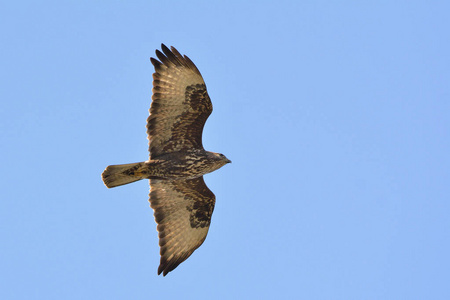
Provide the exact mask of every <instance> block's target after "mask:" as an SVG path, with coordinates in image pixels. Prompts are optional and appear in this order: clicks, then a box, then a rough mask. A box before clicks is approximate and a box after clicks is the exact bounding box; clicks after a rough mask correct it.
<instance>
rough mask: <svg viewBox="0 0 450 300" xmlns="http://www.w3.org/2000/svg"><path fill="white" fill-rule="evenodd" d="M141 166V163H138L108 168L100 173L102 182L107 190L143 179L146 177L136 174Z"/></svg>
mask: <svg viewBox="0 0 450 300" xmlns="http://www.w3.org/2000/svg"><path fill="white" fill-rule="evenodd" d="M143 165H144V163H143V162H139V163H132V164H124V165H112V166H108V167H106V169H105V171H103V173H102V178H103V182H104V183H105V185H106V186H107V187H108V188H113V187H116V186H120V185H124V184H128V183H132V182H135V181H138V180H141V179H145V178H146V177H144V176H142V175H140V174H139V172H138V170H139V169H140V168H141V167H142V166H143Z"/></svg>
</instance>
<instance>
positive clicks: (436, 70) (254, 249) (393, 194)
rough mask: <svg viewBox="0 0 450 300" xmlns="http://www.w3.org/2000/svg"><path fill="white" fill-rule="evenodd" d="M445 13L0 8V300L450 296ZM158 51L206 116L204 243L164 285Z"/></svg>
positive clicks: (118, 4) (278, 4)
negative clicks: (157, 201) (192, 82)
mask: <svg viewBox="0 0 450 300" xmlns="http://www.w3.org/2000/svg"><path fill="white" fill-rule="evenodd" d="M449 11H450V2H448V1H247V2H243V1H226V2H225V1H217V2H213V1H128V2H127V1H39V2H34V1H33V2H32V1H29V2H27V1H15V2H13V1H9V2H6V1H5V2H2V4H0V35H1V44H2V45H1V47H0V54H1V59H0V82H1V83H0V85H1V89H0V99H1V100H0V101H1V106H0V143H1V147H0V148H1V150H0V153H1V155H0V165H1V175H0V176H1V181H0V200H1V202H0V240H1V242H2V245H1V247H0V275H1V279H0V298H1V299H160V298H163V297H164V298H165V299H181V298H183V299H450V285H449V282H450V258H449V253H450V217H449V216H450V58H449V57H450V55H449V54H450V38H449V36H450V18H449ZM161 43H165V44H166V45H173V46H175V47H177V48H178V50H179V51H180V52H181V53H183V54H187V55H188V56H189V57H190V58H191V59H192V60H193V61H194V62H195V63H196V65H197V66H198V68H199V69H200V71H201V72H202V74H203V77H204V78H205V81H206V84H207V87H208V91H209V94H210V96H211V98H212V101H213V105H214V112H213V114H212V115H211V117H210V118H209V120H208V122H207V124H206V127H205V132H204V137H203V138H204V145H205V147H206V149H208V150H211V151H215V152H221V153H224V154H225V155H226V156H227V157H229V158H230V159H231V160H232V161H233V163H232V164H231V165H227V166H225V167H224V168H222V169H220V170H219V171H217V172H214V173H213V174H210V175H207V176H206V178H205V180H206V182H207V184H208V186H209V187H210V188H211V190H213V191H214V193H215V194H216V197H217V202H216V207H215V211H214V214H213V220H212V225H211V229H210V232H209V235H208V237H207V239H206V241H205V243H204V244H203V246H202V247H201V248H199V249H198V250H197V251H196V252H195V253H194V254H193V255H192V256H191V257H190V258H189V259H188V260H187V261H186V262H184V263H183V264H181V265H180V266H179V267H178V268H177V269H176V270H175V271H174V272H172V273H170V274H169V275H168V276H166V277H162V276H157V275H156V270H157V267H158V264H159V248H158V240H157V232H156V225H155V223H154V219H153V212H152V210H151V209H150V208H149V204H148V202H147V201H148V192H149V187H148V182H147V181H141V182H137V183H133V184H130V185H128V186H123V187H120V188H115V189H111V190H108V189H107V188H106V187H105V186H104V185H103V183H102V181H101V177H100V174H101V172H102V171H103V169H104V168H105V167H106V166H107V165H109V164H119V163H130V162H137V161H143V160H146V159H147V157H148V153H147V139H146V131H145V123H146V118H147V116H148V109H149V107H150V101H151V98H150V97H151V86H152V82H151V75H152V73H153V67H152V65H151V63H150V62H149V57H150V56H154V51H155V49H157V48H159V47H160V44H161Z"/></svg>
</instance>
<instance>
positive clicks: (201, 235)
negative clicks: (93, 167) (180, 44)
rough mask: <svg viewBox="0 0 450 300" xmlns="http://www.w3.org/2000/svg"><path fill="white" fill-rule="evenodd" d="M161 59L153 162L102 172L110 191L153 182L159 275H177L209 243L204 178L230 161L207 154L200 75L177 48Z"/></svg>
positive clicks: (210, 205)
mask: <svg viewBox="0 0 450 300" xmlns="http://www.w3.org/2000/svg"><path fill="white" fill-rule="evenodd" d="M161 48H162V52H161V51H159V50H156V56H157V57H158V59H159V60H157V59H154V58H153V57H152V58H150V61H151V62H152V64H153V66H154V67H155V73H153V89H152V92H153V95H152V104H151V107H150V116H149V117H148V119H147V134H148V140H149V152H150V157H149V160H147V161H145V162H139V163H131V164H124V165H111V166H108V167H107V168H106V169H105V171H104V172H103V173H102V178H103V182H104V183H105V185H106V186H107V187H108V188H113V187H116V186H120V185H124V184H128V183H131V182H135V181H138V180H141V179H150V200H149V201H150V206H151V207H152V208H153V210H154V216H155V221H156V223H157V230H158V233H159V246H160V254H161V261H160V265H159V268H158V275H159V274H161V273H163V276H166V275H167V273H169V272H170V271H172V270H174V269H175V268H176V267H177V266H178V265H179V264H180V263H182V262H183V261H185V260H186V259H187V258H188V257H189V256H190V255H191V254H192V253H193V252H194V251H195V250H196V249H197V248H198V247H200V245H201V244H202V243H203V241H204V240H205V238H206V235H207V233H208V229H209V224H210V222H211V215H212V213H213V210H214V204H215V196H214V194H213V192H211V190H210V189H209V188H208V187H207V186H206V184H205V181H204V180H203V175H204V174H207V173H210V172H213V171H215V170H217V169H219V168H221V167H222V166H224V165H225V164H227V163H231V161H230V160H229V159H228V158H226V157H225V155H223V154H220V153H215V152H209V151H206V150H205V149H204V148H203V144H202V132H203V127H204V125H205V122H206V119H207V118H208V117H209V115H210V114H211V112H212V104H211V100H210V98H209V96H208V92H207V91H206V85H205V82H204V81H203V77H202V75H201V74H200V71H199V70H198V69H197V67H196V66H195V65H194V63H193V62H192V61H191V60H190V59H189V58H188V57H187V56H186V55H184V56H183V55H181V54H180V52H178V51H177V50H176V49H175V48H174V47H171V49H169V48H167V47H166V46H165V45H164V44H161Z"/></svg>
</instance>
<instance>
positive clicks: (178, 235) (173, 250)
mask: <svg viewBox="0 0 450 300" xmlns="http://www.w3.org/2000/svg"><path fill="white" fill-rule="evenodd" d="M150 187H151V191H150V206H151V207H152V208H153V210H154V212H155V213H154V215H155V221H156V223H157V224H158V226H157V230H158V232H159V246H160V248H161V251H160V254H161V262H160V265H159V268H158V275H159V274H161V272H162V273H163V275H164V276H166V274H167V273H169V272H170V271H172V270H174V269H175V268H176V267H177V266H178V265H179V264H180V263H182V262H183V261H185V260H186V259H187V258H188V257H189V256H190V255H191V254H192V252H194V250H195V249H197V248H198V247H200V245H201V244H202V243H203V241H204V240H205V238H206V235H207V234H208V229H209V224H210V223H211V215H212V213H213V210H214V204H215V199H216V197H215V196H214V194H213V192H211V190H210V189H209V188H208V187H207V186H206V184H205V181H204V180H203V176H202V177H198V178H195V179H189V180H174V181H168V180H159V179H151V180H150Z"/></svg>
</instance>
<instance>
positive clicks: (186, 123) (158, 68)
mask: <svg viewBox="0 0 450 300" xmlns="http://www.w3.org/2000/svg"><path fill="white" fill-rule="evenodd" d="M161 48H162V51H163V52H164V54H163V53H161V52H160V51H158V50H156V56H157V57H158V59H159V60H160V61H158V60H156V59H154V58H151V59H150V60H151V62H152V64H153V65H154V67H155V73H153V90H152V92H153V95H152V100H153V101H152V105H151V107H150V116H149V117H148V119H147V134H148V139H149V151H150V158H151V159H153V158H156V157H157V156H159V155H161V154H164V153H170V152H176V151H182V150H187V149H203V144H202V131H203V126H204V125H205V122H206V119H208V116H209V115H210V114H211V112H212V104H211V100H210V98H209V96H208V93H207V91H206V86H205V82H204V81H203V78H202V75H201V74H200V71H199V70H198V69H197V67H196V66H195V65H194V63H193V62H192V61H191V60H190V59H189V58H188V57H187V56H186V55H185V56H182V55H181V54H180V53H179V52H178V51H177V50H176V49H175V48H174V47H171V50H169V49H168V48H167V47H166V46H165V45H164V44H162V45H161Z"/></svg>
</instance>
